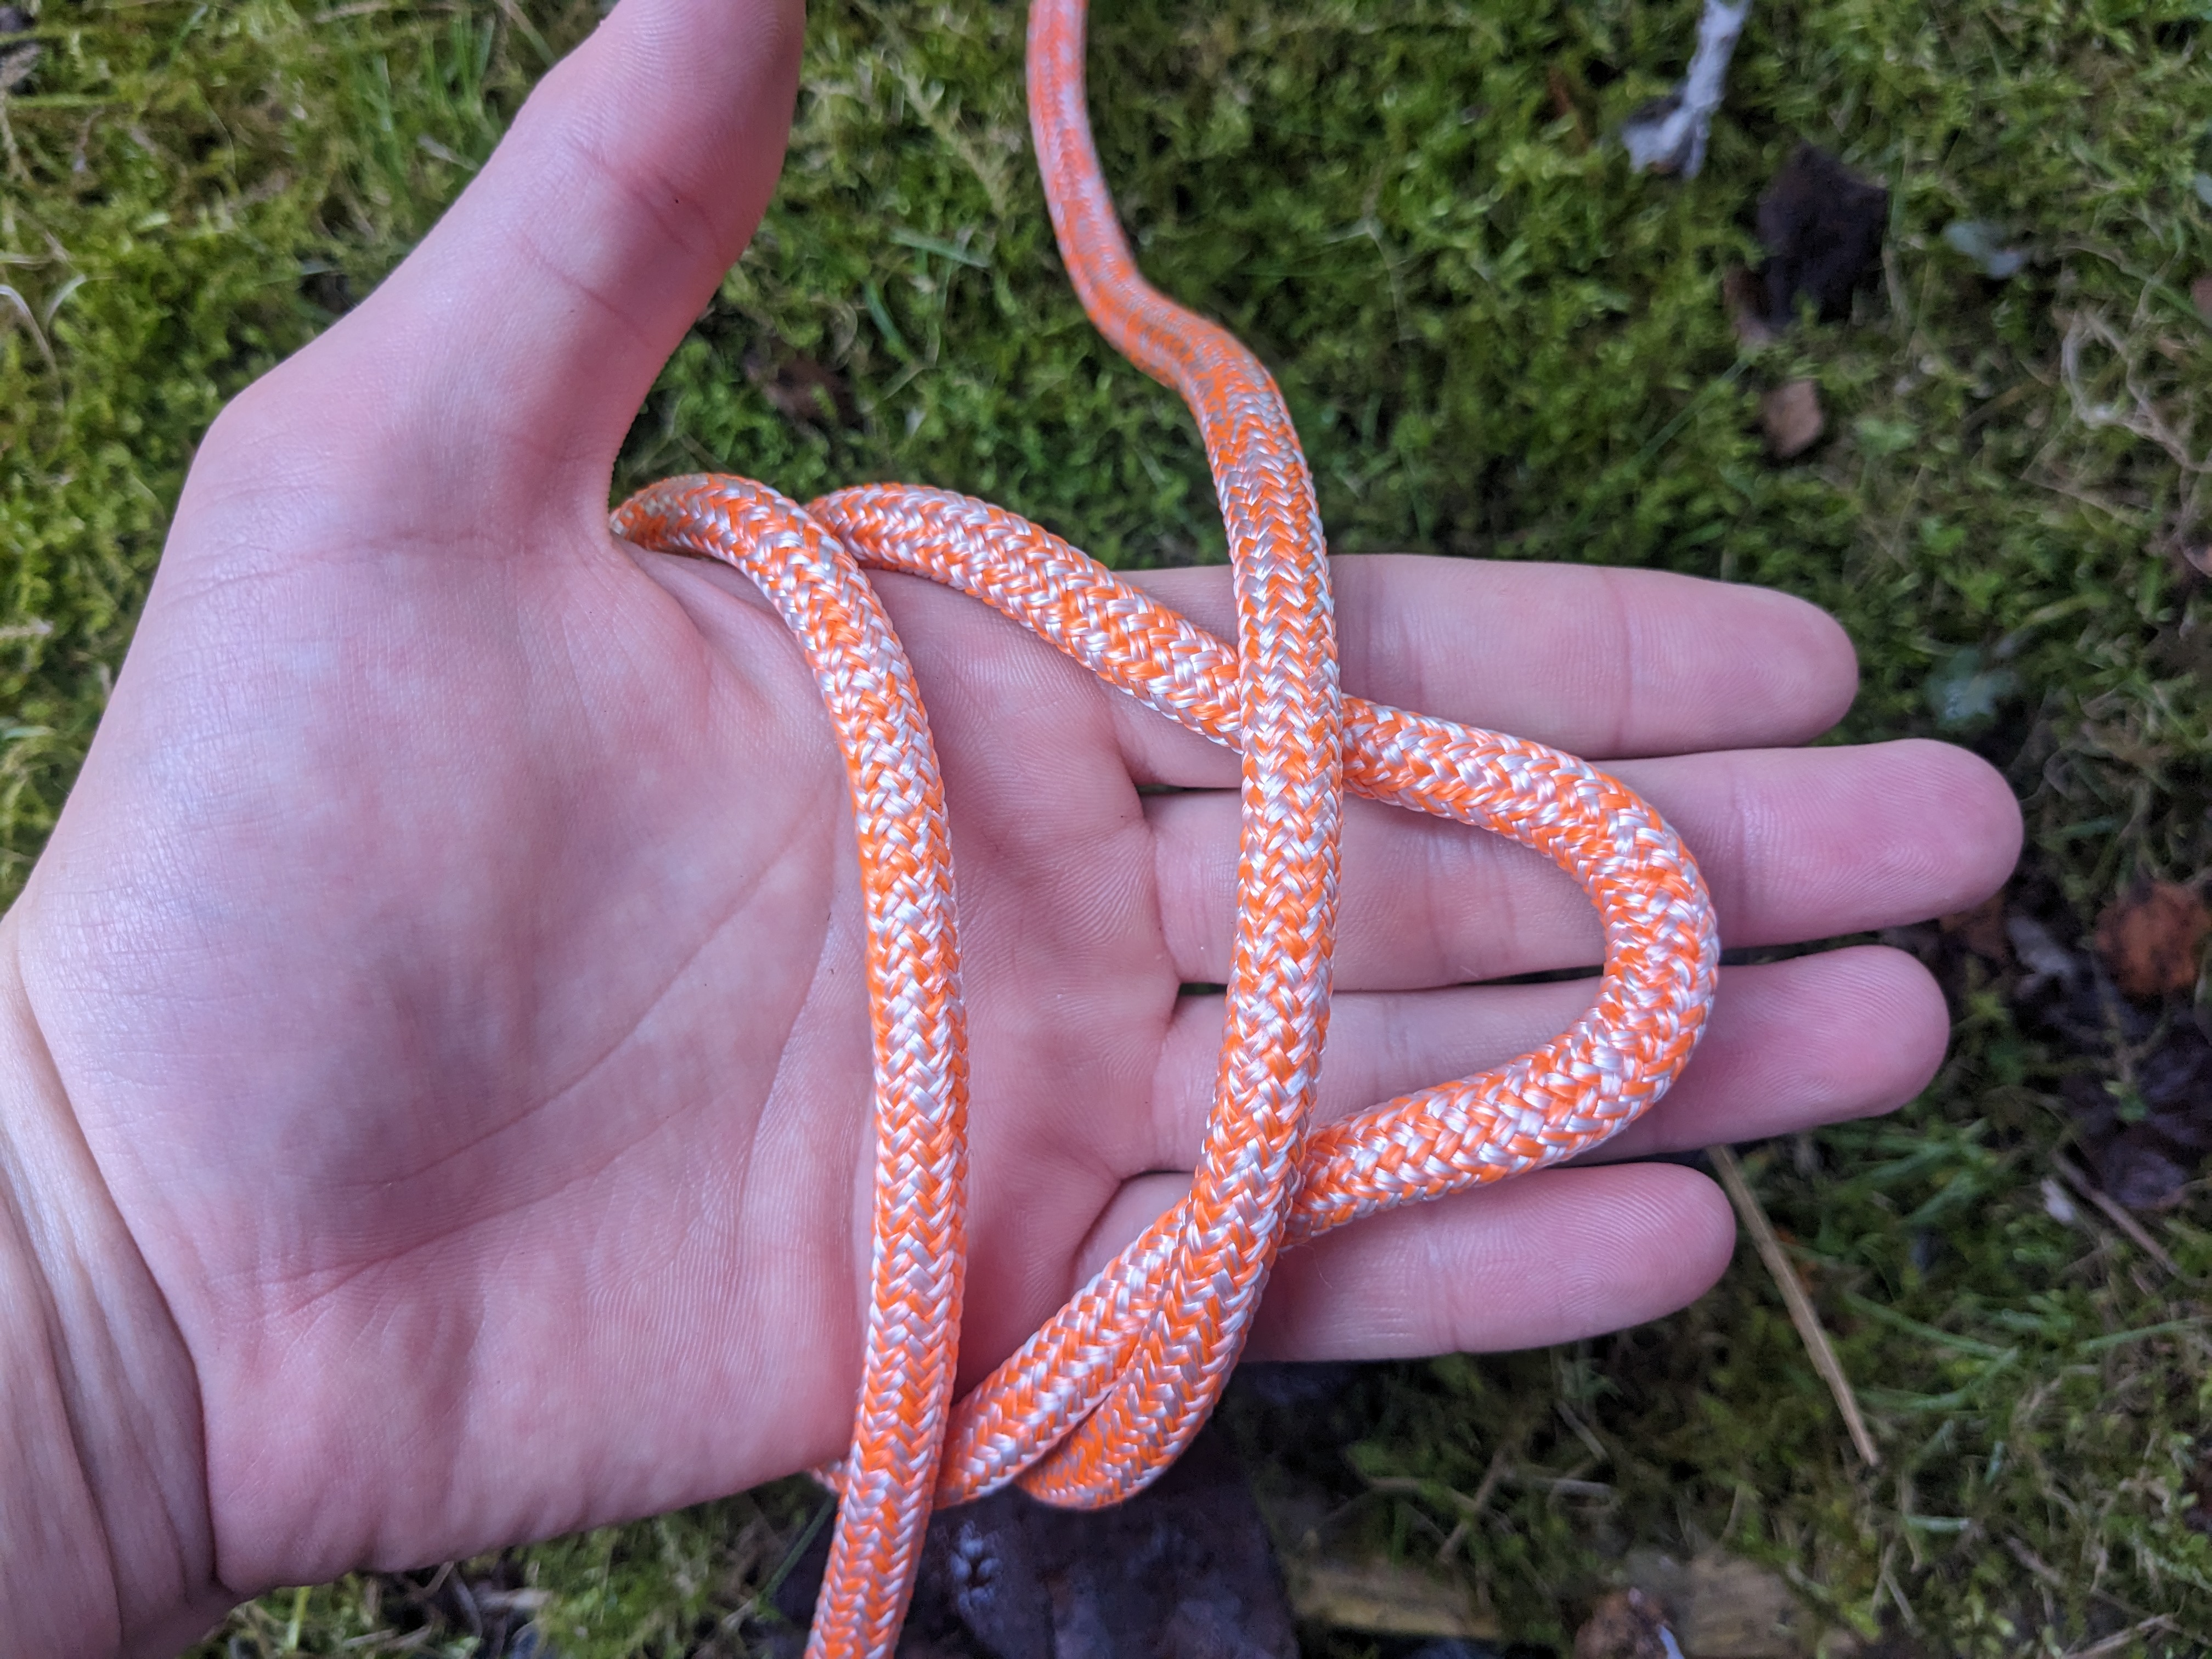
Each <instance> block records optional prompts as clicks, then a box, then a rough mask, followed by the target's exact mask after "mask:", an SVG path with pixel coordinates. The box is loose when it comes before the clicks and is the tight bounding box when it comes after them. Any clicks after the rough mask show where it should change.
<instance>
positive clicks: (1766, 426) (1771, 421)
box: [1759, 380, 1828, 461]
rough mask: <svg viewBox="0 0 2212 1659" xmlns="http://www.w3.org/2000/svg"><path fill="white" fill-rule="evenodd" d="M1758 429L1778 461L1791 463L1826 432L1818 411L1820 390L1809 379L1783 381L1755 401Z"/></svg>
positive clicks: (1822, 418)
mask: <svg viewBox="0 0 2212 1659" xmlns="http://www.w3.org/2000/svg"><path fill="white" fill-rule="evenodd" d="M1759 429H1760V430H1761V431H1763V432H1764V433H1765V434H1766V447H1767V448H1768V449H1769V450H1770V451H1771V452H1772V453H1773V455H1774V459H1777V460H1778V461H1788V460H1795V459H1796V458H1797V457H1798V456H1800V455H1802V454H1803V453H1805V452H1806V451H1807V450H1808V449H1810V448H1811V447H1813V446H1814V444H1816V443H1818V442H1820V435H1821V434H1822V433H1823V432H1825V431H1826V430H1827V429H1828V417H1827V416H1826V415H1824V414H1823V413H1821V410H1820V386H1819V384H1818V383H1817V382H1815V381H1812V380H1785V381H1784V382H1783V383H1782V384H1781V385H1780V386H1777V387H1775V388H1774V390H1773V391H1771V392H1768V393H1767V394H1766V395H1765V397H1764V398H1760V399H1759Z"/></svg>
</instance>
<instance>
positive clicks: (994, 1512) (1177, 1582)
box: [774, 1429, 1297, 1659]
mask: <svg viewBox="0 0 2212 1659" xmlns="http://www.w3.org/2000/svg"><path fill="white" fill-rule="evenodd" d="M828 1559H829V1528H827V1527H824V1528H823V1529H822V1531H821V1533H820V1534H819V1535H818V1536H817V1539H816V1540H815V1541H814V1543H813V1544H812V1545H811V1546H810V1547H809V1548H808V1549H807V1550H806V1551H805V1553H804V1554H803V1555H802V1556H801V1557H800V1559H799V1561H798V1562H797V1563H796V1564H795V1565H793V1570H792V1571H791V1572H790V1573H789V1574H788V1575H787V1577H786V1578H785V1580H784V1582H783V1583H782V1584H781V1586H779V1587H778V1589H777V1593H776V1595H775V1598H774V1599H775V1606H776V1609H777V1611H778V1612H779V1613H782V1614H783V1616H784V1617H785V1618H786V1619H787V1620H791V1621H792V1624H793V1627H794V1628H798V1627H803V1626H805V1622H806V1620H807V1616H808V1610H809V1609H810V1608H811V1604H812V1601H813V1598H814V1595H815V1592H816V1591H817V1589H818V1588H819V1586H820V1583H821V1580H822V1573H823V1568H824V1566H825V1565H827V1562H828ZM899 1652H900V1654H901V1655H902V1659H925V1656H927V1659H934V1656H939V1655H943V1656H953V1655H962V1654H967V1655H981V1656H986V1659H1295V1656H1296V1655H1297V1635H1296V1632H1295V1628H1294V1626H1293V1622H1292V1619H1291V1607H1290V1601H1289V1598H1288V1596H1287V1595H1285V1591H1284V1589H1283V1581H1282V1575H1281V1573H1280V1572H1279V1571H1278V1569H1277V1567H1276V1565H1275V1557H1274V1547H1273V1541H1272V1540H1271V1539H1270V1538H1269V1536H1268V1534H1267V1525H1266V1523H1265V1522H1263V1521H1262V1520H1261V1516H1260V1510H1259V1506H1258V1504H1255V1502H1254V1501H1253V1498H1252V1493H1251V1489H1250V1488H1249V1486H1246V1485H1245V1482H1244V1476H1243V1470H1242V1469H1241V1468H1239V1467H1238V1465H1237V1460H1236V1457H1235V1455H1233V1454H1232V1453H1231V1450H1230V1449H1229V1447H1228V1444H1227V1443H1226V1441H1225V1439H1224V1438H1223V1437H1222V1436H1221V1434H1220V1433H1219V1431H1216V1430H1211V1429H1209V1430H1208V1431H1206V1432H1204V1433H1202V1434H1200V1436H1199V1437H1198V1439H1197V1440H1196V1442H1195V1443H1193V1445H1192V1447H1191V1449H1190V1450H1189V1451H1188V1452H1186V1453H1185V1454H1184V1455H1183V1456H1182V1459H1181V1460H1180V1461H1179V1462H1177V1463H1176V1466H1175V1467H1174V1468H1171V1469H1170V1470H1169V1471H1168V1472H1167V1473H1166V1474H1164V1475H1162V1476H1161V1477H1160V1479H1159V1480H1158V1481H1156V1482H1155V1483H1153V1485H1152V1486H1150V1487H1148V1488H1147V1489H1146V1490H1145V1491H1144V1492H1139V1494H1138V1495H1137V1496H1136V1497H1134V1498H1131V1499H1130V1500H1129V1501H1128V1502H1127V1503H1126V1504H1117V1505H1116V1506H1115V1507H1114V1508H1112V1509H1108V1510H1058V1509H1054V1508H1052V1507H1050V1506H1049V1505H1048V1504H1040V1503H1037V1502H1036V1501H1035V1500H1034V1499H1032V1498H1029V1497H1026V1496H1024V1494H1022V1493H1021V1492H1015V1491H1011V1490H1010V1491H1006V1492H995V1493H994V1494H993V1495H992V1496H990V1497H988V1498H982V1499H981V1500H979V1501H977V1502H975V1503H973V1504H963V1505H961V1506H960V1507H959V1508H958V1509H954V1510H942V1511H940V1512H939V1514H938V1515H936V1516H933V1518H932V1519H931V1521H930V1523H929V1535H928V1537H927V1540H925V1541H924V1542H923V1545H922V1556H921V1573H920V1575H919V1577H918V1581H917V1583H916V1584H915V1595H914V1604H913V1606H912V1607H911V1608H910V1609H909V1610H908V1614H907V1621H906V1629H905V1631H904V1632H903V1633H902V1636H901V1638H900V1640H899Z"/></svg>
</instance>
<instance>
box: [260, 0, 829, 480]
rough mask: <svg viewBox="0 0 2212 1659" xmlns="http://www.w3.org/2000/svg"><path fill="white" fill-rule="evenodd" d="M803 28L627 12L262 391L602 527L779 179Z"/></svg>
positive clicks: (369, 440)
mask: <svg viewBox="0 0 2212 1659" xmlns="http://www.w3.org/2000/svg"><path fill="white" fill-rule="evenodd" d="M803 32H804V0H622V3H621V4H620V5H618V6H617V8H616V9H615V10H614V12H613V14H612V15H611V16H609V17H608V19H607V20H606V21H605V22H604V23H602V24H601V25H600V26H599V29H598V30H597V31H596V32H595V33H593V34H592V36H591V38H590V39H589V40H586V41H585V43H584V44H583V45H582V46H580V47H578V48H577V49H576V51H575V52H573V53H571V54H570V55H569V57H568V58H566V59H564V60H563V61H562V63H561V64H558V65H557V66H556V68H555V69H554V70H552V71H551V73H550V74H549V75H548V76H546V77H545V79H544V81H543V82H541V83H540V84H539V86H538V88H537V90H536V91H535V92H533V93H532V94H531V97H530V98H529V100H528V101H527V102H526V103H525V104H524V106H523V107H522V109H521V111H520V113H519V114H518V115H517V116H516V118H515V120H514V124H513V127H512V129H511V130H510V131H508V133H507V137H505V138H504V139H503V140H501V143H500V145H499V147H498V149H496V150H495V151H494V152H493V154H492V156H491V159H490V160H489V161H487V162H486V163H485V165H484V167H483V172H482V173H479V174H478V175H477V178H476V179H474V180H473V181H472V182H471V184H470V185H469V187H468V188H467V190H465V191H464V192H463V193H462V195H461V197H460V198H459V200H458V201H457V202H455V203H454V204H453V208H452V209H451V210H449V211H448V212H447V214H446V216H445V217H444V218H443V219H441V221H440V222H439V223H438V224H437V226H436V227H435V228H434V229H433V230H432V231H431V233H430V234H429V235H428V237H427V238H425V239H424V240H423V242H422V246H420V247H418V248H417V249H416V251H415V252H414V253H413V254H411V255H410V257H409V258H407V260H406V261H405V262H404V264H401V265H400V267H399V268H398V270H396V271H394V272H393V273H392V276H390V277H389V278H388V279H387V280H386V282H385V283H383V284H382V285H381V286H380V287H379V288H378V289H377V290H376V292H375V293H374V294H373V295H370V296H369V298H368V301H365V302H364V303H363V304H362V306H361V307H358V308H357V309H356V311H354V312H353V313H351V314H350V315H349V316H348V317H347V318H346V319H344V320H343V322H342V323H340V324H338V325H337V326H336V327H334V328H333V329H331V331H329V332H328V333H327V334H325V336H324V337H323V338H322V339H321V340H319V341H318V342H317V343H316V344H315V345H314V346H313V347H311V348H309V349H308V350H307V351H305V352H303V353H301V355H300V356H299V357H297V358H295V359H294V360H293V362H291V363H289V364H288V365H286V367H285V368H284V369H283V370H280V371H279V372H278V374H276V375H275V376H272V377H271V382H272V383H275V384H270V383H264V384H267V385H268V388H269V389H268V392H267V394H266V395H267V396H269V397H270V398H273V399H275V400H276V402H277V405H278V410H284V408H285V406H286V405H288V404H291V403H292V401H293V398H292V397H288V396H284V395H283V393H282V392H280V391H279V386H281V385H283V384H286V383H289V388H290V391H291V392H292V393H293V394H294V396H298V395H300V394H303V393H308V392H310V389H311V388H312V399H311V400H312V403H313V418H315V420H316V421H317V422H319V425H320V426H321V428H322V429H323V431H324V432H325V434H328V433H329V432H330V428H331V425H332V424H333V423H336V424H337V425H339V426H341V427H349V428H354V429H353V430H351V431H349V432H343V433H341V434H340V435H339V437H340V447H341V449H342V450H343V449H346V448H351V447H353V445H354V444H356V443H358V444H361V445H363V446H365V447H367V448H368V450H370V451H371V452H372V453H374V455H375V456H376V458H377V459H379V460H380V462H382V463H383V464H384V467H392V466H395V465H396V466H397V467H399V468H402V469H411V470H413V471H415V475H416V477H428V478H430V479H442V480H455V479H456V478H457V477H460V476H463V475H465V476H467V477H471V478H473V479H474V480H475V481H476V484H475V487H474V489H473V490H471V491H470V492H466V493H473V494H476V495H478V496H479V497H482V496H486V495H493V496H505V497H520V498H523V499H524V500H526V501H527V504H528V505H530V506H532V507H534V508H536V509H537V510H539V511H542V510H543V509H544V507H545V506H546V505H547V498H548V496H549V495H551V496H552V497H553V498H554V499H555V500H556V501H561V502H562V503H563V504H565V503H566V502H567V501H568V500H570V499H574V501H576V502H577V503H578V504H579V505H586V504H587V505H588V506H589V507H590V509H591V510H592V513H603V512H604V511H605V504H606V494H607V488H608V478H609V476H610V474H611V471H612V467H613V461H614V455H615V452H616V450H617V447H618V446H619V445H620V443H621V441H622V438H623V433H624V432H625V431H626V430H627V428H628V427H629V422H630V421H631V420H632V419H633V417H634V416H635V414H636V412H637V409H638V405H639V404H640V403H641V402H642V401H643V399H644V397H645V394H646V392H647V389H648V388H649V387H650V386H651V385H652V383H653V377H654V375H655V374H658V373H659V369H660V366H661V365H662V363H663V362H665V361H666V359H667V357H668V355H669V353H670V352H671V351H672V350H673V349H675V347H676V344H677V343H678V341H679V340H680V339H681V338H682V337H683V335H684V330H685V329H686V328H688V327H689V326H690V324H691V322H692V320H693V319H695V318H696V317H697V315H698V314H699V313H700V311H701V309H702V307H704V306H705V304H706V303H707V301H708V299H709V297H711V295H713V293H714V289H715V286H716V284H717V283H720V280H721V277H722V275H723V273H724V272H725V271H726V270H727V269H728V268H729V266H730V264H731V263H732V261H733V260H734V259H735V258H737V257H738V254H739V253H740V252H742V251H743V250H744V245H745V242H746V240H747V239H748V238H749V237H750V235H751V234H752V232H753V229H754V228H755V227H756V226H757V224H758V223H759V222H760V216H761V213H762V211H763V209H764V208H765V207H766V205H767V203H768V198H769V192H770V191H772V190H773V189H774V187H775V179H776V175H777V173H778V172H779V171H780V169H781V167H782V164H783V151H784V145H785V143H786V140H787V137H788V135H789V131H790V125H791V112H792V105H793V99H794V97H795V95H796V92H797V88H798V82H799V47H800V43H801V39H802V35H803ZM311 364H312V365H313V368H310V365H311ZM334 387H336V388H343V392H344V394H345V395H343V397H339V398H333V397H332V396H331V392H332V391H333V389H334ZM272 412H275V411H272ZM346 440H351V442H347V441H346ZM325 453H328V451H325ZM379 470H380V471H382V470H383V468H381V467H380V469H379ZM447 499H449V500H450V499H452V497H451V495H448V497H447ZM486 504H487V505H492V504H493V503H492V502H490V501H487V502H486ZM508 504H520V502H512V503H508Z"/></svg>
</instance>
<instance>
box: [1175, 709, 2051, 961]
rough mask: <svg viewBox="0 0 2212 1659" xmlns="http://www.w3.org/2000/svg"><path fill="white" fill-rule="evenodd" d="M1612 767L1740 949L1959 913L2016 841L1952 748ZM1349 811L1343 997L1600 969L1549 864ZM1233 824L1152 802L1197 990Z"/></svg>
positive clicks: (1210, 805)
mask: <svg viewBox="0 0 2212 1659" xmlns="http://www.w3.org/2000/svg"><path fill="white" fill-rule="evenodd" d="M1608 770H1609V771H1611V772H1612V774H1613V775H1614V776H1616V777H1618V778H1620V781H1622V782H1624V783H1626V784H1627V785H1628V786H1629V787H1631V788H1632V789H1634V790H1635V791H1637V793H1639V794H1641V795H1642V796H1643V797H1644V799H1646V800H1647V801H1649V802H1650V804H1651V805H1653V806H1654V807H1656V809H1657V810H1658V811H1659V812H1660V814H1661V816H1662V817H1664V818H1666V820H1667V821H1668V823H1670V824H1672V825H1673V826H1674V829H1675V831H1676V832H1677V833H1678V834H1679V835H1680V836H1681V837H1682V839H1683V841H1684V842H1686V843H1687V845H1688V846H1689V848H1690V850H1691V852H1692V854H1693V855H1695V857H1696V858H1697V860H1698V864H1699V868H1700V869H1701V870H1702V871H1703V872H1704V873H1705V882H1706V884H1707V885H1708V886H1709V887H1710V888H1711V890H1712V895H1713V902H1714V907H1715V909H1716V911H1717V915H1718V916H1719V920H1720V929H1721V939H1722V942H1723V944H1724V945H1729V946H1731V947H1735V946H1742V945H1776V944H1785V943H1796V942H1799V941H1803V940H1808V939H1826V938H1831V937H1832V936H1834V935H1837V934H1839V933H1858V932H1862V931H1863V930H1866V929H1869V928H1875V927H1892V926H1895V925H1897V924H1899V923H1903V922H1909V921H1921V920H1923V919H1925V918H1926V917H1929V916H1932V915H1947V914H1948V913H1950V912H1952V911H1954V910H1958V909H1961V908H1965V907H1966V905H1968V904H1971V903H1973V902H1977V901H1978V900H1979V899H1981V898H1982V897H1984V896H1986V895H1987V894H1988V893H1990V892H1991V891H1993V890H1995V889H1996V887H1997V886H1998V884H2001V883H2002V881H2003V879H2004V878H2005V875H2006V873H2007V872H2008V871H2009V870H2010V868H2011V867H2012V860H2013V858H2014V855H2015V851H2016V849H2017V846H2018V842H2019V808H2018V806H2017V805H2015V802H2014V800H2013V797H2012V793H2011V791H2010V790H2008V788H2007V787H2005V784H2004V781H2003V779H2002V778H2001V777H2000V776H1998V775H1997V774H1996V772H1995V771H1994V770H1993V769H1990V767H1989V766H1988V765H1987V764H1985V763H1984V762H1982V761H1981V760H1979V759H1978V758H1977V757H1974V756H1972V755H1971V754H1968V753H1967V752H1966V750H1961V749H1954V748H1952V747H1951V746H1949V745H1948V744H1938V743H1928V742H1923V741H1917V740H1906V741H1903V742H1898V743H1887V744H1872V745H1869V746H1867V747H1864V748H1857V749H1813V750H1793V749H1776V750H1734V751H1730V752H1728V753H1722V754H1711V755H1684V756H1675V757H1668V758H1664V759H1658V760H1644V761H1624V762H1621V763H1618V764H1616V765H1614V766H1613V767H1611V768H1609V769H1608ZM1145 811H1146V817H1147V818H1148V820H1149V821H1150V823H1151V825H1152V830H1153V836H1154V842H1155V847H1156V849H1157V857H1158V883H1159V902H1160V913H1161V923H1162V927H1163V929H1164V933H1165V937H1166V940H1167V945H1168V950H1169V953H1170V957H1171V959H1172V961H1173V963H1174V964H1175V969H1176V973H1177V974H1179V975H1181V976H1182V980H1183V981H1184V982H1185V983H1186V984H1189V983H1205V982H1215V983H1218V982H1220V981H1224V980H1225V979H1226V978H1227V977H1228V974H1229V959H1230V951H1231V944H1232V940H1233V938H1234V930H1235V891H1236V876H1237V798H1236V796H1235V795H1234V794H1232V793H1229V792H1227V791H1212V790H1209V791H1204V792H1192V793H1182V794H1162V795H1148V796H1146V798H1145ZM1602 951H1603V941H1602V938H1601V934H1600V932H1599V928H1598V922H1597V915H1596V913H1595V910H1594V909H1593V908H1591V905H1590V902H1589V899H1588V897H1587V896H1584V894H1583V891H1582V890H1581V889H1580V888H1579V887H1577V885H1576V884H1575V883H1574V881H1573V880H1572V878H1570V877H1569V876H1567V875H1566V874H1565V872H1562V871H1561V870H1560V869H1559V867H1558V866H1555V865H1553V863H1552V862H1551V860H1548V859H1547V858H1545V857H1543V856H1542V855H1541V854H1537V853H1534V852H1531V851H1530V850H1529V849H1528V848H1524V847H1521V846H1519V845H1517V844H1516V843H1514V842H1509V841H1507V840H1505V839H1504V837H1502V836H1494V835H1488V834H1486V833H1484V832H1482V831H1480V830H1476V829H1469V828H1468V827H1467V826H1466V825H1463V824H1460V823H1452V822H1449V821H1448V820H1444V819H1441V818H1434V817H1427V816H1426V815H1424V814H1420V813H1415V812H1409V811H1404V810H1402V809H1401V808H1398V807H1394V806H1385V805H1380V804H1378V803H1376V802H1373V801H1367V800H1357V799H1355V800H1351V801H1347V802H1346V814H1345V826H1344V858H1343V901H1342V907H1341V911H1340V922H1339V925H1338V931H1337V945H1336V966H1335V981H1336V986H1337V988H1338V989H1340V990H1345V991H1370V990H1405V989H1413V988H1417V987H1427V986H1438V985H1456V984H1465V983H1468V982H1469V981H1480V980H1486V979H1497V978H1500V977H1504V976H1508V975H1516V974H1528V973H1538V972H1542V971H1546V970H1549V969H1559V968H1571V967H1578V966H1583V965H1587V964H1589V963H1595V962H1596V961H1598V960H1599V958H1600V957H1601V954H1602Z"/></svg>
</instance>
